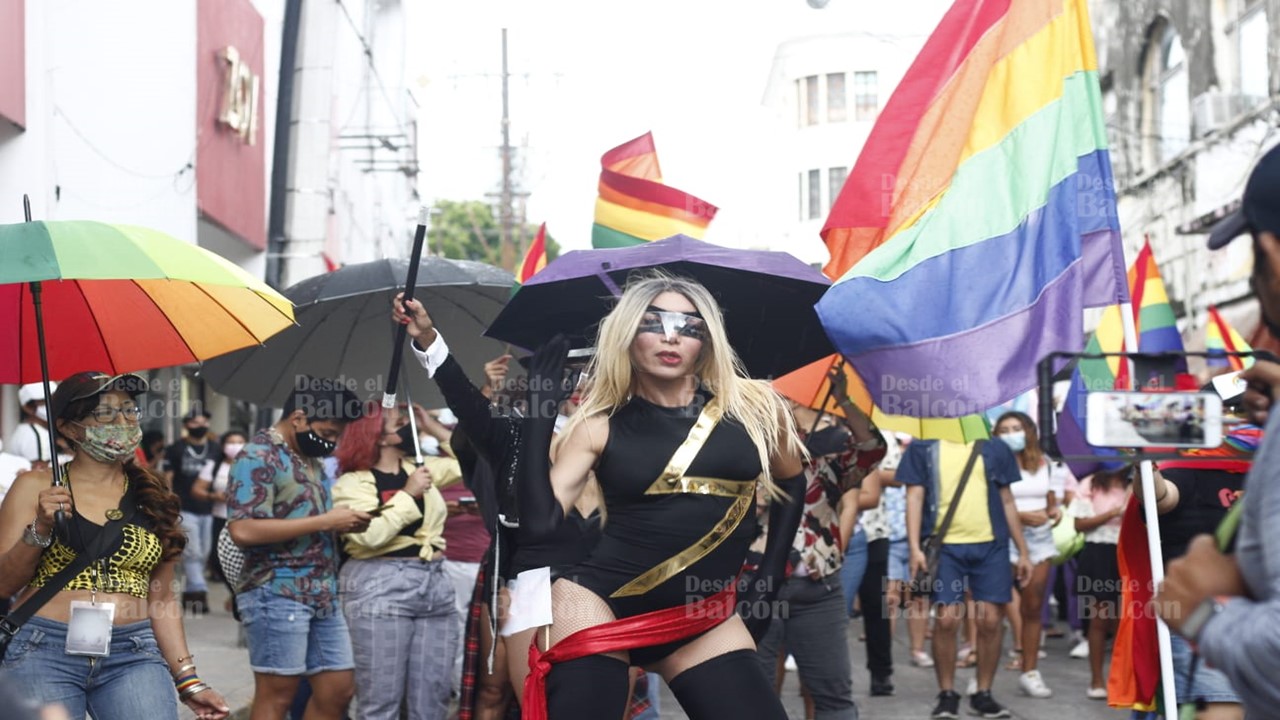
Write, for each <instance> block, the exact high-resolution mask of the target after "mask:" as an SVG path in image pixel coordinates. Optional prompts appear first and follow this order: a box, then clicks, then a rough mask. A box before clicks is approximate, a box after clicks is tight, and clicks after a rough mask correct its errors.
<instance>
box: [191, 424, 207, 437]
mask: <svg viewBox="0 0 1280 720" xmlns="http://www.w3.org/2000/svg"><path fill="white" fill-rule="evenodd" d="M208 434H209V428H208V427H207V426H201V427H193V428H187V435H188V436H190V437H191V439H192V440H200V439H202V438H203V437H204V436H205V435H208Z"/></svg>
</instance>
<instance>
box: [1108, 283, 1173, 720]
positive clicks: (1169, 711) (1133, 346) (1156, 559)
mask: <svg viewBox="0 0 1280 720" xmlns="http://www.w3.org/2000/svg"><path fill="white" fill-rule="evenodd" d="M1120 324H1121V326H1122V328H1123V330H1124V346H1125V348H1127V349H1128V351H1129V352H1136V351H1137V350H1138V326H1137V323H1136V322H1135V321H1134V317H1133V303H1132V302H1125V303H1121V304H1120ZM1123 362H1125V363H1126V364H1128V365H1129V368H1128V369H1129V388H1128V389H1129V390H1137V388H1136V387H1134V383H1135V382H1136V380H1137V375H1136V373H1135V372H1134V367H1133V360H1132V359H1130V358H1124V360H1123ZM1117 389H1120V388H1117ZM1138 470H1139V472H1140V473H1141V478H1140V480H1139V482H1141V483H1142V510H1143V513H1144V514H1145V516H1146V526H1147V547H1148V548H1149V549H1150V552H1151V582H1152V583H1153V585H1155V586H1159V584H1160V583H1161V582H1163V581H1164V550H1163V549H1162V548H1161V547H1160V515H1159V513H1158V511H1157V510H1156V489H1155V483H1156V479H1155V473H1154V470H1153V468H1152V465H1151V461H1150V460H1143V461H1142V462H1141V463H1139V464H1138ZM1153 589H1154V588H1153ZM1140 612H1147V609H1146V608H1142V609H1141V610H1140ZM1156 639H1157V642H1158V645H1159V649H1160V691H1161V693H1162V694H1163V696H1164V698H1163V700H1164V716H1165V717H1166V718H1176V717H1178V696H1177V693H1176V688H1175V686H1174V675H1173V646H1172V645H1171V644H1170V642H1169V626H1168V625H1165V623H1164V620H1163V619H1161V618H1156Z"/></svg>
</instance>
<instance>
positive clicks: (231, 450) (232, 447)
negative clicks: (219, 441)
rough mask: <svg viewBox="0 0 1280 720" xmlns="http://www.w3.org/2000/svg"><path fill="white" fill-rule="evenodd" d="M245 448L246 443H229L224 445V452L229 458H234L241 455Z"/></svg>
mask: <svg viewBox="0 0 1280 720" xmlns="http://www.w3.org/2000/svg"><path fill="white" fill-rule="evenodd" d="M243 449H244V443H227V444H226V445H223V446H222V454H223V456H225V457H226V458H227V459H228V460H234V459H235V458H236V457H237V456H239V455H240V451H241V450H243Z"/></svg>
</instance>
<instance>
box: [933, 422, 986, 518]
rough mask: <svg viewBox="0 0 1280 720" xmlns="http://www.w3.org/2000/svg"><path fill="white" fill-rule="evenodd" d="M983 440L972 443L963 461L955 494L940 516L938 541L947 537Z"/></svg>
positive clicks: (940, 479)
mask: <svg viewBox="0 0 1280 720" xmlns="http://www.w3.org/2000/svg"><path fill="white" fill-rule="evenodd" d="M985 443H986V441H985V440H978V441H977V442H975V443H974V444H973V451H972V452H970V453H969V462H967V463H965V466H964V474H963V475H961V476H960V484H959V485H957V486H956V494H955V495H952V496H951V504H950V506H948V507H947V514H946V517H944V518H942V525H941V526H940V527H939V528H938V533H937V535H938V542H942V541H943V540H945V539H946V537H947V530H948V529H950V528H951V520H952V518H954V517H955V516H956V508H958V507H959V506H960V497H961V496H962V495H964V488H965V485H967V484H968V483H969V476H970V475H972V474H973V466H974V465H976V464H977V462H978V456H979V455H981V454H982V446H983V445H984V444H985ZM938 471H939V472H938V487H939V490H941V487H942V472H941V471H942V464H941V463H939V464H938Z"/></svg>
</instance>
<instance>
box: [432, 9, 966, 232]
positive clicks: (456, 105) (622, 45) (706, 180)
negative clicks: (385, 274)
mask: <svg viewBox="0 0 1280 720" xmlns="http://www.w3.org/2000/svg"><path fill="white" fill-rule="evenodd" d="M407 2H408V3H409V11H410V15H409V17H410V21H411V22H410V24H411V27H410V29H409V36H408V37H409V42H410V53H411V55H410V64H411V69H410V71H409V74H408V75H409V79H410V82H411V84H413V85H416V86H417V92H418V93H419V95H420V98H421V103H422V107H421V115H420V119H419V138H420V145H421V146H422V160H423V167H422V171H423V172H422V175H421V176H420V177H419V183H420V188H421V191H422V194H423V198H424V200H426V201H427V202H430V201H432V200H435V199H452V200H468V199H482V198H483V197H484V195H485V193H489V192H496V191H497V189H498V187H499V181H500V170H501V163H500V158H499V152H498V147H499V145H500V144H501V123H500V119H501V76H500V68H501V28H502V27H507V28H508V41H507V42H508V50H507V51H508V70H509V72H510V73H511V81H510V91H509V92H510V114H511V121H512V133H511V141H512V144H513V145H515V146H516V147H517V148H519V162H518V165H519V166H520V168H521V170H520V172H519V173H518V175H517V177H518V178H519V181H520V184H521V186H522V189H523V190H525V191H526V192H529V193H530V196H529V199H528V219H529V221H530V222H535V223H536V222H541V221H544V220H545V221H546V222H547V223H548V227H549V229H550V231H551V232H552V234H553V235H555V236H556V238H557V239H558V240H559V241H560V243H561V244H562V245H563V246H564V247H566V248H567V249H575V248H583V247H589V246H590V232H591V223H592V216H593V208H594V203H595V198H596V180H597V178H598V177H599V173H600V155H601V154H602V153H603V152H604V151H605V150H607V149H609V148H611V147H613V146H615V145H618V144H620V143H622V142H624V141H626V140H629V139H631V138H633V137H635V136H637V135H640V134H642V133H644V132H645V131H652V132H653V134H654V139H655V141H656V143H657V147H658V155H659V159H660V161H661V164H662V169H663V175H664V179H665V181H666V182H667V184H669V185H673V186H675V187H677V188H679V189H681V190H684V191H686V192H689V193H692V194H694V195H697V196H699V197H701V198H703V199H704V200H706V201H708V202H711V203H713V204H715V205H718V206H719V207H720V208H721V211H720V215H719V216H718V217H717V219H716V221H715V222H713V223H712V226H711V231H710V232H709V234H708V239H709V240H714V241H716V242H721V243H724V244H736V243H735V238H734V237H732V235H734V234H735V229H741V228H743V227H746V226H747V225H748V224H749V222H750V215H751V213H752V212H753V208H758V204H759V203H760V202H762V201H766V202H767V201H768V199H762V198H761V197H760V196H759V191H758V186H759V184H758V183H753V178H758V177H759V176H760V173H761V172H765V171H767V169H765V168H761V167H759V166H758V163H756V162H755V160H756V155H753V143H756V144H757V145H758V138H759V137H760V131H761V129H762V128H763V127H765V126H766V125H767V124H768V123H769V122H770V120H769V117H768V115H767V114H766V111H765V109H764V108H763V106H762V105H761V100H762V98H763V94H764V90H765V85H766V82H767V80H768V77H769V70H770V66H771V64H772V60H773V56H774V52H775V50H776V48H777V45H778V43H779V42H781V41H783V40H786V39H790V38H793V37H799V36H806V35H814V34H827V33H847V32H850V31H863V32H873V33H876V34H878V35H891V36H894V37H899V36H900V37H901V38H903V41H904V42H913V43H915V44H917V45H918V44H921V43H922V42H923V39H924V36H927V34H928V33H929V32H930V31H931V30H932V29H933V27H934V26H935V25H936V24H937V21H938V19H939V18H940V17H941V14H942V12H944V11H945V9H946V7H947V5H948V3H947V2H945V0H906V1H905V2H896V3H894V2H883V0H875V1H872V0H830V3H829V5H828V6H827V7H826V8H825V9H822V10H815V9H812V8H810V7H809V6H808V5H807V4H806V2H805V0H768V1H767V2H766V1H765V0H749V1H747V2H743V1H741V0H739V1H736V2H735V1H733V0H694V1H692V2H690V0H647V1H646V2H643V3H642V2H598V1H588V0H548V1H546V2H538V3H530V2H514V3H512V2H498V3H461V2H452V3H437V2H433V3H428V2H425V0H407ZM626 8H633V9H632V10H630V11H628V10H626ZM851 154H852V153H851ZM757 155H758V154H757ZM853 160H854V158H853V157H850V158H849V164H850V165H852V163H853ZM779 201H780V202H787V203H791V202H793V198H790V197H788V198H786V199H785V201H783V200H779ZM718 230H719V233H717V231H718Z"/></svg>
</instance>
